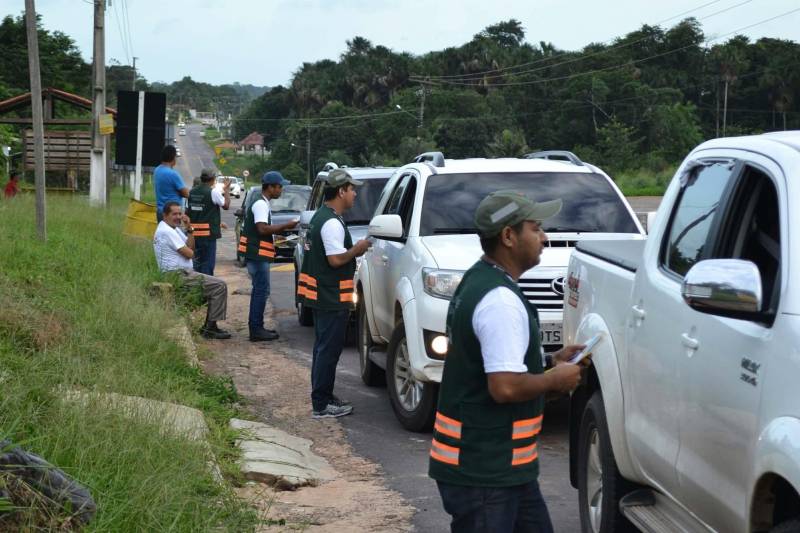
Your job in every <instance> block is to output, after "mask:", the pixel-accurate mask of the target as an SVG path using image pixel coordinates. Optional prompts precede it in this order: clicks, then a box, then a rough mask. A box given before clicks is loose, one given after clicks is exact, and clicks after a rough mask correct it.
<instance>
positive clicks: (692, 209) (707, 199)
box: [663, 162, 732, 276]
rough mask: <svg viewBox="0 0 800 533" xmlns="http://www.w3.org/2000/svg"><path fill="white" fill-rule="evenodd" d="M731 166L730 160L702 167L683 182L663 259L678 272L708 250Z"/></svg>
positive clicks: (683, 270) (684, 269)
mask: <svg viewBox="0 0 800 533" xmlns="http://www.w3.org/2000/svg"><path fill="white" fill-rule="evenodd" d="M731 169H732V166H731V165H730V164H729V163H727V162H722V163H714V164H711V165H708V166H705V167H700V168H699V169H698V170H695V171H694V173H693V174H692V176H691V177H690V178H689V180H688V182H687V183H686V185H685V186H684V188H683V191H682V192H681V195H680V198H679V200H678V203H677V204H676V207H675V209H674V211H673V214H672V221H671V222H670V229H669V235H668V237H667V241H666V248H665V256H664V261H663V262H664V263H665V265H666V267H667V268H668V269H669V270H671V271H673V272H675V273H676V274H679V275H681V276H684V275H685V274H686V273H687V272H688V271H689V269H690V268H692V266H693V265H694V264H695V263H697V262H698V261H700V260H701V259H703V258H704V257H705V255H706V254H708V253H709V250H708V248H707V247H708V242H707V241H708V236H709V232H710V231H711V228H712V227H713V223H714V219H715V217H716V215H717V211H718V207H719V204H720V199H721V198H722V194H723V192H724V191H725V189H726V187H727V185H728V181H730V177H731Z"/></svg>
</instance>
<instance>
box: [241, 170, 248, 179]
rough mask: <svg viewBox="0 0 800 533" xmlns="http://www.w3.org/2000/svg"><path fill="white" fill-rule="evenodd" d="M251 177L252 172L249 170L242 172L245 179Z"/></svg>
mask: <svg viewBox="0 0 800 533" xmlns="http://www.w3.org/2000/svg"><path fill="white" fill-rule="evenodd" d="M249 175H250V171H249V170H243V171H242V176H244V177H245V178H246V177H248V176H249Z"/></svg>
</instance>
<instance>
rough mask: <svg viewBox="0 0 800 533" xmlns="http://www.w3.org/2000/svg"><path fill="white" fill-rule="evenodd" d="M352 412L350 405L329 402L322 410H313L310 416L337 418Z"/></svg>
mask: <svg viewBox="0 0 800 533" xmlns="http://www.w3.org/2000/svg"><path fill="white" fill-rule="evenodd" d="M352 412H353V406H351V405H334V404H332V403H329V404H328V406H327V407H325V409H323V410H322V411H314V412H313V414H312V415H311V418H337V417H340V416H345V415H349V414H350V413H352Z"/></svg>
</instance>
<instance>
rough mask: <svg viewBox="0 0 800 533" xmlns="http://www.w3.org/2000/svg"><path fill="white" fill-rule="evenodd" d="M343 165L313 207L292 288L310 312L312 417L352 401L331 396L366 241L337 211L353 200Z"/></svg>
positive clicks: (344, 408)
mask: <svg viewBox="0 0 800 533" xmlns="http://www.w3.org/2000/svg"><path fill="white" fill-rule="evenodd" d="M362 183H363V182H361V181H357V180H355V179H353V177H352V176H351V175H350V174H349V173H348V172H347V171H346V170H344V169H336V170H334V171H332V172H331V173H330V174H328V182H327V183H326V185H325V189H324V191H323V194H324V197H325V203H324V204H323V205H322V206H320V208H319V209H317V212H316V213H314V216H313V218H312V219H311V222H310V223H309V226H308V233H307V234H306V242H305V254H304V256H303V265H302V268H301V273H300V275H299V277H298V284H297V294H298V296H299V297H301V298H302V300H303V305H307V306H308V307H309V308H311V309H312V312H313V313H314V351H313V355H312V359H311V404H312V416H313V418H332V417H338V416H344V415H349V414H350V413H352V412H353V406H351V405H350V404H349V403H347V402H344V401H342V400H340V399H339V398H337V397H336V396H334V394H333V386H334V382H335V381H336V366H337V364H338V363H339V356H340V355H341V354H342V347H343V345H344V338H345V330H346V328H347V321H348V317H349V315H350V309H351V308H352V306H353V303H354V301H355V287H354V285H353V276H354V275H355V272H356V257H360V256H362V255H364V253H365V252H366V251H367V249H368V248H369V245H370V243H369V241H368V240H366V239H362V240H360V241H358V242H357V243H356V244H355V245H354V244H353V239H352V237H350V231H349V230H348V229H347V224H345V223H344V220H342V214H343V213H344V212H345V211H347V210H349V209H351V208H352V207H353V204H354V203H355V201H356V189H355V188H356V186H358V185H361V184H362Z"/></svg>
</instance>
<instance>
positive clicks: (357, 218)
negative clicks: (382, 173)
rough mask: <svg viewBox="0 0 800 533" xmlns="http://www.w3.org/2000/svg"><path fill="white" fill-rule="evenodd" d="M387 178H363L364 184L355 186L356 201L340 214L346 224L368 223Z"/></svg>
mask: <svg viewBox="0 0 800 533" xmlns="http://www.w3.org/2000/svg"><path fill="white" fill-rule="evenodd" d="M387 181H389V178H388V177H386V178H372V179H366V180H364V185H361V186H359V187H356V192H357V193H358V194H357V195H356V203H355V204H354V205H353V208H352V209H350V210H349V211H347V212H345V214H344V215H343V216H342V218H343V219H344V221H345V222H346V223H348V224H369V221H370V220H372V215H373V214H374V213H375V207H377V205H378V200H379V199H380V197H381V193H382V192H383V187H384V185H386V182H387Z"/></svg>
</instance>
